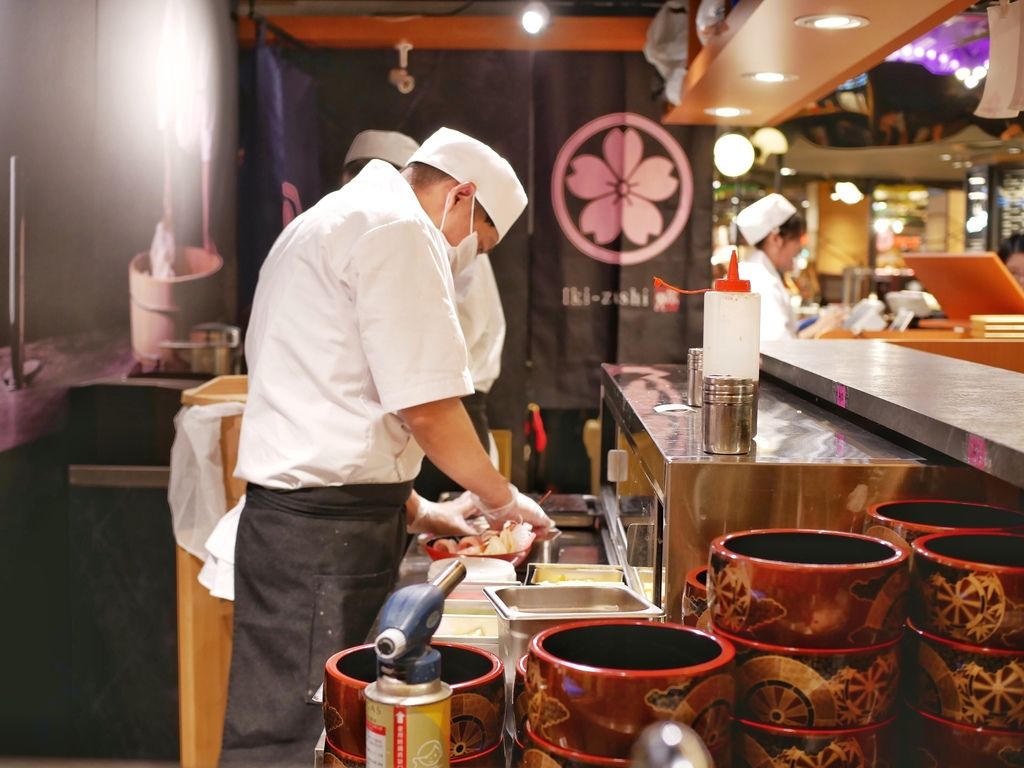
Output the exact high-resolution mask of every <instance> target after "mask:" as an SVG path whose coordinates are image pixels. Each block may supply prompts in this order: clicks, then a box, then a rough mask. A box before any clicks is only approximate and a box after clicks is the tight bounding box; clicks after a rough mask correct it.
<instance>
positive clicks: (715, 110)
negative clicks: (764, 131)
mask: <svg viewBox="0 0 1024 768" xmlns="http://www.w3.org/2000/svg"><path fill="white" fill-rule="evenodd" d="M704 113H705V114H707V115H714V116H715V117H739V116H740V115H749V114H750V110H749V109H744V108H743V107H708V108H707V109H705V110H704Z"/></svg>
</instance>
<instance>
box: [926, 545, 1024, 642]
mask: <svg viewBox="0 0 1024 768" xmlns="http://www.w3.org/2000/svg"><path fill="white" fill-rule="evenodd" d="M910 581H911V599H910V612H911V617H912V618H913V620H914V624H915V625H916V626H918V627H920V628H921V629H923V630H924V631H925V632H930V633H931V634H933V635H937V636H939V637H944V638H946V639H947V640H955V641H958V642H962V643H969V644H973V645H984V646H987V647H989V648H1005V649H1008V650H1018V651H1022V650H1024V536H1020V535H1015V534H1010V533H956V534H934V535H931V536H922V537H921V538H919V539H917V540H916V541H915V542H914V554H913V556H912V558H911V566H910Z"/></svg>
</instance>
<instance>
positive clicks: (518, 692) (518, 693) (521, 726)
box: [512, 653, 530, 739]
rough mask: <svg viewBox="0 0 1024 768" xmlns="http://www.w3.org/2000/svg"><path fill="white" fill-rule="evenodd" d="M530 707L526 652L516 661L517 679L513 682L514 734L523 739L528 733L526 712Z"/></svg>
mask: <svg viewBox="0 0 1024 768" xmlns="http://www.w3.org/2000/svg"><path fill="white" fill-rule="evenodd" d="M529 707H530V694H529V692H528V691H527V690H526V654H525V653H524V654H523V655H522V656H520V657H519V661H517V662H516V679H515V682H514V683H513V684H512V713H513V715H514V727H515V730H514V734H515V736H516V738H518V739H522V738H523V734H524V733H526V713H527V710H528V709H529Z"/></svg>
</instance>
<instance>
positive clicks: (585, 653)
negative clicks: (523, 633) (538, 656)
mask: <svg viewBox="0 0 1024 768" xmlns="http://www.w3.org/2000/svg"><path fill="white" fill-rule="evenodd" d="M543 647H544V650H546V651H547V652H548V653H550V654H551V655H552V656H554V657H556V658H558V659H562V660H563V661H568V662H571V663H573V664H583V665H586V666H589V667H602V668H605V669H635V670H655V669H678V668H680V667H692V666H696V665H697V664H706V663H707V662H709V661H714V660H715V659H717V658H718V657H719V656H721V654H722V648H721V646H719V645H718V643H716V642H715V641H714V640H712V639H711V638H709V637H706V636H704V635H699V634H696V633H694V632H685V631H683V630H680V629H673V628H672V627H666V626H662V625H660V624H629V625H624V624H592V625H590V626H585V627H574V628H573V629H566V630H563V631H561V632H555V633H553V634H552V635H550V636H548V637H546V638H545V639H544V643H543Z"/></svg>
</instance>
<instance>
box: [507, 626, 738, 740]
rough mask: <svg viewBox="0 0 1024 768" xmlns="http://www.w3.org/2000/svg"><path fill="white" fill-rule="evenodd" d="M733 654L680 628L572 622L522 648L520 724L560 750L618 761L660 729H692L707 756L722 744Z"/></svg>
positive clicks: (731, 696)
mask: <svg viewBox="0 0 1024 768" xmlns="http://www.w3.org/2000/svg"><path fill="white" fill-rule="evenodd" d="M734 655H735V652H734V650H733V647H732V645H731V644H730V643H729V642H728V641H725V640H722V639H721V638H716V637H713V636H711V635H708V634H707V633H705V632H700V631H699V630H696V629H693V628H692V627H686V626H683V625H682V624H659V623H654V622H646V621H629V620H619V621H608V622H603V623H593V622H576V623H572V624H563V625H560V626H556V627H552V628H551V629H547V630H545V631H543V632H541V633H539V634H538V635H536V636H535V637H534V638H533V640H532V641H531V642H530V651H529V658H528V659H527V674H526V685H527V690H528V692H529V695H530V700H529V707H528V711H527V718H528V721H529V723H530V725H531V726H532V727H533V730H534V731H535V732H536V734H537V735H538V736H540V737H541V738H542V739H545V740H546V741H549V742H551V743H552V744H554V745H555V746H557V747H559V748H561V749H568V750H572V751H575V752H579V753H582V754H586V755H594V756H599V757H608V758H616V759H618V758H626V757H628V756H629V752H630V749H631V748H632V746H633V742H634V741H635V740H636V738H637V736H639V734H640V732H641V731H642V730H643V729H644V728H645V727H646V726H647V725H650V724H651V723H653V722H655V721H658V720H676V721H679V722H682V723H685V724H686V725H689V726H691V727H692V728H693V729H694V730H695V731H696V732H697V734H698V735H699V736H700V737H701V738H702V739H703V740H704V742H705V744H707V746H708V748H709V749H710V750H712V751H715V750H717V749H718V748H719V746H720V744H721V742H723V741H724V740H727V739H728V737H729V736H728V735H729V729H730V722H731V719H732V709H733V699H734V683H733V679H732V663H733V657H734Z"/></svg>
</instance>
